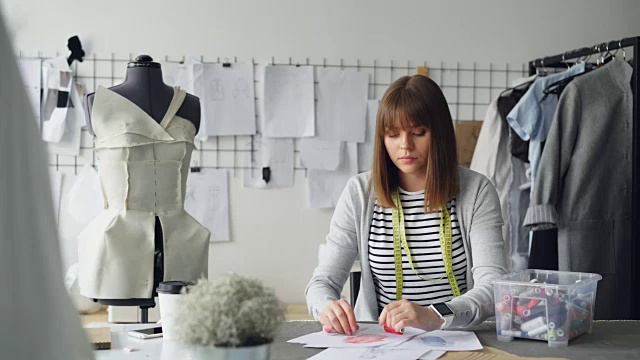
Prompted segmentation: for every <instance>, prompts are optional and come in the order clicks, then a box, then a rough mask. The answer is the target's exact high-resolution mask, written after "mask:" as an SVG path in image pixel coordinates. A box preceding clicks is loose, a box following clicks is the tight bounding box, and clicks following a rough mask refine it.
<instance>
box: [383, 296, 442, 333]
mask: <svg viewBox="0 0 640 360" xmlns="http://www.w3.org/2000/svg"><path fill="white" fill-rule="evenodd" d="M378 322H379V323H380V325H384V324H386V325H387V326H388V327H390V328H392V329H395V330H396V331H402V329H404V328H405V327H408V326H410V327H414V328H418V329H422V330H426V331H432V330H439V329H440V326H442V324H444V320H442V319H441V318H440V316H438V314H436V313H435V312H434V311H433V310H431V309H430V308H428V307H422V306H420V305H418V304H415V303H412V302H411V301H409V300H400V301H394V302H392V303H390V304H388V305H387V306H385V307H384V309H383V310H382V313H381V314H380V317H379V318H378Z"/></svg>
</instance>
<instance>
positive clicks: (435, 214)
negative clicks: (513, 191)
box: [306, 75, 506, 334]
mask: <svg viewBox="0 0 640 360" xmlns="http://www.w3.org/2000/svg"><path fill="white" fill-rule="evenodd" d="M501 226H502V215H501V212H500V203H499V201H498V195H497V194H496V191H495V189H494V187H493V186H492V184H491V182H490V181H489V180H488V179H487V178H486V177H484V176H483V175H480V174H478V173H475V172H473V171H471V170H468V169H465V168H462V167H459V166H458V165H457V154H456V140H455V134H454V128H453V121H452V119H451V113H450V112H449V106H448V104H447V101H446V99H445V97H444V94H443V93H442V91H441V90H440V88H439V87H438V85H437V84H436V83H434V82H433V81H432V80H430V79H429V78H427V77H425V76H421V75H414V76H405V77H403V78H400V79H398V80H397V81H395V82H394V83H393V84H392V85H391V86H390V87H389V89H388V90H387V91H386V93H385V94H384V97H383V98H382V101H381V102H380V107H379V110H378V114H377V119H376V134H375V148H374V159H373V170H372V171H371V172H367V173H363V174H360V175H357V176H355V177H353V178H352V179H350V180H349V182H348V184H347V186H346V188H345V190H344V192H343V193H342V195H341V197H340V200H339V201H338V205H337V206H336V209H335V212H334V214H333V217H332V219H331V225H330V229H329V234H328V235H327V244H326V248H325V251H324V255H323V258H322V259H321V260H320V264H319V265H318V267H317V268H316V270H315V271H314V273H313V277H312V278H311V281H310V282H309V285H308V286H307V288H306V298H307V305H308V307H309V311H310V313H311V314H312V315H313V316H314V317H315V318H316V319H317V320H319V321H320V322H321V323H322V325H323V328H324V330H325V331H327V332H329V331H334V332H337V333H344V334H351V333H353V332H355V331H356V330H357V324H356V319H357V320H358V321H371V320H376V319H377V320H378V322H379V323H380V324H381V325H382V324H384V325H387V326H388V327H390V328H393V329H395V330H396V331H400V330H401V329H402V328H404V327H406V326H411V327H416V328H420V329H424V330H434V329H444V328H448V327H458V328H459V327H467V326H471V325H475V324H478V323H480V322H482V321H483V320H485V319H486V318H487V317H489V316H492V315H493V314H494V306H495V304H494V300H493V287H492V284H491V280H492V279H494V278H496V277H498V276H500V275H502V274H504V273H505V269H506V266H505V263H504V258H503V246H504V240H503V238H502V232H501ZM356 257H358V258H359V260H360V264H361V268H362V280H361V286H360V292H359V295H358V301H357V302H356V305H355V310H354V308H352V306H351V305H349V303H347V301H345V300H341V299H340V293H341V290H342V287H343V285H344V283H345V281H346V279H347V277H348V276H349V271H350V269H351V267H352V265H353V262H354V260H355V259H356Z"/></svg>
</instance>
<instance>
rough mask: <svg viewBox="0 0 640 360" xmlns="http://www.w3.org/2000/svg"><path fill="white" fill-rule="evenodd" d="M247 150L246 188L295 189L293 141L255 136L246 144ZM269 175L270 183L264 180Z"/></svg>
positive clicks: (245, 163) (245, 164)
mask: <svg viewBox="0 0 640 360" xmlns="http://www.w3.org/2000/svg"><path fill="white" fill-rule="evenodd" d="M245 150H246V151H245V160H244V166H245V169H244V187H245V188H257V189H275V188H289V187H293V139H269V138H266V137H263V136H260V135H255V136H252V140H249V141H248V142H247V143H246V145H245ZM267 169H268V170H267ZM267 174H268V175H269V177H270V179H269V181H268V182H267V181H265V180H264V175H267Z"/></svg>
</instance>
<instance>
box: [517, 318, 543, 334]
mask: <svg viewBox="0 0 640 360" xmlns="http://www.w3.org/2000/svg"><path fill="white" fill-rule="evenodd" d="M542 325H544V326H545V327H546V326H547V324H546V322H545V318H544V316H540V317H537V318H535V319H533V320H529V321H527V322H525V323H523V324H522V326H520V329H521V330H522V331H525V332H529V331H531V330H533V329H536V328H538V327H541V326H542Z"/></svg>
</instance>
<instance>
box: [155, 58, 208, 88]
mask: <svg viewBox="0 0 640 360" xmlns="http://www.w3.org/2000/svg"><path fill="white" fill-rule="evenodd" d="M197 63H200V62H199V61H198V60H197V59H196V58H194V57H188V58H186V59H185V60H184V62H183V63H175V62H164V63H162V80H163V81H164V82H165V84H167V85H171V86H179V87H180V88H182V89H184V90H185V91H186V92H188V93H190V94H193V93H194V70H193V67H194V64H197Z"/></svg>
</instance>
